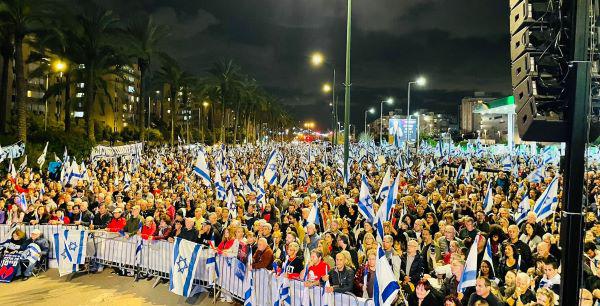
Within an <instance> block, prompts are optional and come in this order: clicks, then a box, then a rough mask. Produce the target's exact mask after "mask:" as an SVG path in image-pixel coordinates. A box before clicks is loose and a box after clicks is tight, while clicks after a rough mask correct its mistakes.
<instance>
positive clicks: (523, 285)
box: [515, 272, 531, 292]
mask: <svg viewBox="0 0 600 306" xmlns="http://www.w3.org/2000/svg"><path fill="white" fill-rule="evenodd" d="M530 285H531V279H530V278H529V275H527V273H525V272H519V273H517V277H516V279H515V287H517V288H519V289H520V290H521V292H525V291H527V289H529V286H530Z"/></svg>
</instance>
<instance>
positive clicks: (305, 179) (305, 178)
mask: <svg viewBox="0 0 600 306" xmlns="http://www.w3.org/2000/svg"><path fill="white" fill-rule="evenodd" d="M306 182H308V174H307V173H306V170H304V168H302V169H300V173H299V175H298V183H299V184H300V183H301V184H306Z"/></svg>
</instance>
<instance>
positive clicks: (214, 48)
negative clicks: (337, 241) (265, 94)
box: [102, 0, 510, 127]
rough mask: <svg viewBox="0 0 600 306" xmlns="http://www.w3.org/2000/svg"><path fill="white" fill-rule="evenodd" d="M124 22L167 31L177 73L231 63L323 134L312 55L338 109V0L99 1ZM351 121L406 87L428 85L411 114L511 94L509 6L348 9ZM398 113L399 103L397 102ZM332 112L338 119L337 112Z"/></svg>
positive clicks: (406, 3)
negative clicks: (141, 17) (144, 17)
mask: <svg viewBox="0 0 600 306" xmlns="http://www.w3.org/2000/svg"><path fill="white" fill-rule="evenodd" d="M102 2H103V3H106V5H107V6H110V7H112V8H114V9H115V10H116V11H118V12H120V13H121V15H122V16H123V17H124V18H125V19H126V18H127V17H128V16H130V15H132V14H131V12H137V11H145V12H147V13H151V14H153V15H154V16H155V17H156V19H157V20H158V21H160V22H162V23H165V24H167V25H169V26H170V27H171V28H172V29H173V34H172V35H171V36H170V37H169V39H168V40H167V41H166V42H165V48H166V49H167V50H168V51H169V52H170V53H172V54H173V55H174V56H175V57H176V58H178V59H179V60H180V61H181V62H182V63H183V65H184V67H185V68H186V69H187V70H189V71H190V72H193V73H195V74H199V75H201V74H203V73H205V72H206V69H207V67H209V65H210V64H211V63H212V62H214V61H216V60H219V59H223V58H231V59H233V60H235V61H236V62H237V63H239V64H240V65H241V66H242V67H243V69H244V70H245V71H246V72H247V73H249V74H251V75H253V76H254V77H255V78H256V79H257V80H258V81H259V82H261V83H262V84H263V86H264V87H265V88H266V89H268V90H269V91H270V92H271V93H273V94H274V95H276V96H278V97H279V98H280V99H281V101H282V102H283V103H285V104H286V105H288V106H289V109H290V111H291V112H292V113H293V114H294V115H295V116H296V117H297V118H298V119H299V120H303V119H309V118H312V119H316V120H319V121H320V122H321V123H322V125H323V126H325V127H328V126H329V121H328V120H329V115H330V112H331V109H330V108H329V104H328V102H329V101H328V99H330V98H329V97H328V96H325V95H323V94H322V93H321V92H320V88H321V84H322V83H323V82H326V81H331V69H329V68H325V67H323V68H320V69H315V68H312V67H310V66H309V64H308V56H309V54H310V53H311V52H312V51H314V50H320V51H322V52H323V53H324V54H326V55H327V58H328V59H330V60H331V61H332V62H333V63H334V66H335V68H336V69H337V76H338V77H337V81H338V82H336V83H337V87H338V89H339V91H338V96H339V98H340V100H339V101H340V103H341V102H343V98H344V97H343V96H344V95H343V86H342V83H343V78H344V61H345V43H346V28H345V26H346V25H345V21H346V1H344V0H335V1H334V0H310V1H297V0H253V1H243V0H220V1H188V0H162V1H161V0H138V1H114V0H108V1H102ZM353 9H354V10H353V28H352V30H353V35H352V54H351V58H352V71H351V75H352V107H353V112H352V114H351V117H352V120H353V122H355V123H357V124H358V123H360V124H362V120H363V116H364V113H363V112H364V109H366V108H368V107H370V106H378V102H377V101H378V100H380V99H381V98H382V97H385V96H389V95H393V96H396V97H397V100H398V101H405V100H404V99H405V97H406V84H407V82H408V81H409V80H412V79H414V78H415V77H416V76H418V75H425V76H427V78H428V80H429V82H428V85H427V87H426V88H424V89H422V90H416V91H415V94H414V95H413V96H414V100H412V101H411V102H412V103H413V105H422V107H427V108H429V109H431V110H434V111H445V112H457V111H458V104H459V103H460V99H461V98H462V97H463V96H467V95H470V94H471V93H472V92H473V91H476V90H477V91H488V92H497V93H498V95H501V94H508V93H509V92H510V74H509V73H510V72H509V51H508V39H509V36H508V4H507V3H506V1H498V0H403V1H398V0H377V1H373V0H354V1H353ZM400 103H401V102H400ZM340 111H341V109H340Z"/></svg>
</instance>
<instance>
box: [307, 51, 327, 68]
mask: <svg viewBox="0 0 600 306" xmlns="http://www.w3.org/2000/svg"><path fill="white" fill-rule="evenodd" d="M324 61H325V58H324V57H323V54H321V53H320V52H315V53H313V55H312V56H311V57H310V62H311V63H312V64H313V66H316V67H318V66H321V65H322V64H323V62H324Z"/></svg>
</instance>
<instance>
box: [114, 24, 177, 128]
mask: <svg viewBox="0 0 600 306" xmlns="http://www.w3.org/2000/svg"><path fill="white" fill-rule="evenodd" d="M125 34H126V35H125V38H126V39H125V40H124V43H125V46H126V48H127V49H126V52H130V53H131V54H132V55H133V56H134V57H136V58H137V63H138V67H139V69H140V101H141V103H139V104H138V116H139V120H138V124H139V127H140V130H143V129H144V127H145V125H144V119H145V106H146V103H145V101H146V99H147V96H148V94H147V92H148V90H147V89H148V80H147V79H148V71H149V68H150V64H151V60H152V59H153V58H154V57H155V56H156V55H158V54H159V47H158V46H159V44H160V42H161V41H162V40H163V39H164V38H165V37H166V36H167V35H168V29H167V27H166V26H164V25H158V24H156V23H155V22H154V19H153V18H152V16H147V15H144V16H140V17H138V18H136V19H134V20H133V21H131V22H130V23H129V24H128V25H127V27H126V29H125ZM148 111H149V110H148ZM143 134H144V133H142V135H143Z"/></svg>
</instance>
